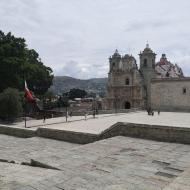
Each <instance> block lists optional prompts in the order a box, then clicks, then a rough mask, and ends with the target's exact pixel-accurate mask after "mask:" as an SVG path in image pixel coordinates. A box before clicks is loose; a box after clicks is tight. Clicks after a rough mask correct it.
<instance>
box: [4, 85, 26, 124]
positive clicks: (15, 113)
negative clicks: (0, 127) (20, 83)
mask: <svg viewBox="0 0 190 190" xmlns="http://www.w3.org/2000/svg"><path fill="white" fill-rule="evenodd" d="M0 105H1V106H0V118H1V119H3V120H8V121H13V120H14V119H15V118H17V117H19V116H21V114H22V104H21V100H20V95H19V92H18V90H17V89H13V88H7V89H5V90H4V91H3V92H2V93H0Z"/></svg>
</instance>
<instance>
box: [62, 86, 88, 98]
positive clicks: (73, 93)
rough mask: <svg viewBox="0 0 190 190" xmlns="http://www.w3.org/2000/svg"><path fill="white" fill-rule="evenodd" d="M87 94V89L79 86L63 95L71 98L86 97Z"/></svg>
mask: <svg viewBox="0 0 190 190" xmlns="http://www.w3.org/2000/svg"><path fill="white" fill-rule="evenodd" d="M86 95H87V92H86V91H85V90H81V89H78V88H73V89H70V91H69V92H66V93H64V94H63V96H67V97H68V98H69V99H75V98H84V97H85V96H86Z"/></svg>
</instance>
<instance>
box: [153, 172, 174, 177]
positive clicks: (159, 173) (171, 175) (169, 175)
mask: <svg viewBox="0 0 190 190" xmlns="http://www.w3.org/2000/svg"><path fill="white" fill-rule="evenodd" d="M155 174H156V175H159V176H162V177H167V178H176V177H177V175H174V174H169V173H165V172H157V173H155Z"/></svg>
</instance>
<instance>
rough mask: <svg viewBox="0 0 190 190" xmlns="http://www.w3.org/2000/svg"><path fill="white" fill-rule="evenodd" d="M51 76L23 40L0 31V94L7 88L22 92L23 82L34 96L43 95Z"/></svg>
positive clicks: (34, 52)
mask: <svg viewBox="0 0 190 190" xmlns="http://www.w3.org/2000/svg"><path fill="white" fill-rule="evenodd" d="M52 79H53V74H52V69H51V68H50V67H47V66H45V65H44V64H43V63H42V61H41V59H40V58H39V55H38V53H37V52H36V51H35V50H33V49H28V47H27V44H26V42H25V39H24V38H17V37H14V36H13V35H12V34H11V33H10V32H9V33H8V34H4V33H3V32H2V31H0V92H2V91H3V90H4V89H6V88H7V87H12V88H17V89H19V90H23V88H24V80H26V81H27V83H28V87H29V89H30V90H32V91H33V92H34V93H35V94H38V95H43V94H44V93H45V92H46V91H47V90H48V88H49V87H50V86H51V84H52Z"/></svg>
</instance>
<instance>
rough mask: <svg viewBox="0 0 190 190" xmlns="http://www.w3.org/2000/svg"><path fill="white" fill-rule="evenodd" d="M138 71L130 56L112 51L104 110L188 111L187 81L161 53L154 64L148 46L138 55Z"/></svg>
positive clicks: (188, 92)
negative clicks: (158, 59)
mask: <svg viewBox="0 0 190 190" xmlns="http://www.w3.org/2000/svg"><path fill="white" fill-rule="evenodd" d="M139 58H140V68H138V66H137V63H136V60H135V58H134V57H133V56H132V55H128V54H126V55H124V56H121V55H120V54H119V52H118V51H117V50H116V51H115V53H114V54H113V55H112V56H111V57H110V58H109V64H110V69H109V73H108V84H107V94H106V98H105V101H104V108H105V109H130V108H144V109H149V108H151V109H159V110H170V111H174V110H190V78H189V77H184V75H183V71H182V69H181V68H180V67H179V66H178V65H177V64H175V65H174V64H172V63H171V62H169V61H168V60H167V58H166V55H165V54H162V57H161V59H160V61H159V62H157V63H156V54H155V53H154V52H153V51H152V50H151V48H150V47H149V45H148V44H147V45H146V48H145V49H144V50H143V51H142V52H140V54H139Z"/></svg>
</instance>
